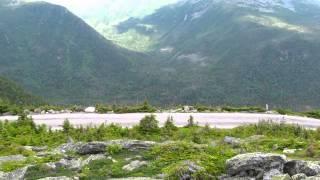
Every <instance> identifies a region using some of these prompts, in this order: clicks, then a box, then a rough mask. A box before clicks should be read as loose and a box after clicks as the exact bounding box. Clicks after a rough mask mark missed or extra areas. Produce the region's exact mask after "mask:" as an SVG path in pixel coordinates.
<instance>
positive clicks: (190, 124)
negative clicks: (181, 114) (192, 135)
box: [186, 115, 197, 128]
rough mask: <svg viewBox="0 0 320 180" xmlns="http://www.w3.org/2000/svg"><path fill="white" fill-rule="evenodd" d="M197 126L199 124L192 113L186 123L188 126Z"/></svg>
mask: <svg viewBox="0 0 320 180" xmlns="http://www.w3.org/2000/svg"><path fill="white" fill-rule="evenodd" d="M195 126H197V124H196V123H195V122H194V118H193V116H192V115H190V117H189V119H188V124H187V125H186V127H188V128H191V127H195Z"/></svg>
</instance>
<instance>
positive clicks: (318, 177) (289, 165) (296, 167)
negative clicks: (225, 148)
mask: <svg viewBox="0 0 320 180" xmlns="http://www.w3.org/2000/svg"><path fill="white" fill-rule="evenodd" d="M226 164H227V175H224V176H221V177H220V179H221V180H231V179H243V180H247V179H248V180H249V179H250V180H251V179H255V180H313V179H315V180H320V162H316V161H302V160H290V161H287V160H286V156H284V155H278V154H264V153H248V154H241V155H237V156H235V157H233V158H231V159H229V160H227V162H226Z"/></svg>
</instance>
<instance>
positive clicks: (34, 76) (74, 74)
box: [0, 3, 145, 104]
mask: <svg viewBox="0 0 320 180" xmlns="http://www.w3.org/2000/svg"><path fill="white" fill-rule="evenodd" d="M0 22H1V23H0V33H1V36H0V54H1V57H0V74H2V75H5V76H6V77H8V78H10V79H12V80H14V81H16V82H17V83H19V84H21V85H22V86H23V87H25V88H26V89H27V90H28V91H30V92H32V93H33V94H36V95H39V96H42V97H45V98H47V99H49V100H50V101H51V102H55V103H85V104H89V103H90V102H98V101H103V100H107V99H110V98H113V99H117V98H119V97H122V96H123V94H121V93H119V92H126V89H128V88H130V81H131V79H134V77H135V74H134V73H133V72H132V67H133V66H134V63H135V62H136V61H135V60H138V59H143V58H144V56H145V55H141V54H138V53H134V52H130V51H128V50H125V49H121V48H119V47H117V46H115V45H113V44H112V43H111V42H110V41H107V40H106V39H104V38H103V37H102V36H101V35H100V34H98V33H97V32H96V31H95V30H94V29H92V28H91V27H90V26H89V25H87V24H86V23H85V22H84V21H83V20H81V19H80V18H78V17H76V16H75V15H73V14H72V13H70V12H69V11H68V10H67V9H65V8H63V7H61V6H57V5H52V4H48V3H30V4H24V5H20V6H11V7H5V8H2V9H0Z"/></svg>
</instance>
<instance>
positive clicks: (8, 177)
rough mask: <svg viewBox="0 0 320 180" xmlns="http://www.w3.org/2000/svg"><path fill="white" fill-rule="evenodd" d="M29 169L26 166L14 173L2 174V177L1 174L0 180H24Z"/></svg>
mask: <svg viewBox="0 0 320 180" xmlns="http://www.w3.org/2000/svg"><path fill="white" fill-rule="evenodd" d="M29 167H30V166H26V167H24V168H21V169H17V170H15V171H13V172H9V173H2V175H1V174H0V180H24V179H25V175H26V173H27V171H28V168H29Z"/></svg>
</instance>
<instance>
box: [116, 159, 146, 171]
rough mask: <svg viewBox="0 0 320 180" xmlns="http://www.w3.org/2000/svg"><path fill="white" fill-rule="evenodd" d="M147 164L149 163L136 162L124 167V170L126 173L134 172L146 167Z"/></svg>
mask: <svg viewBox="0 0 320 180" xmlns="http://www.w3.org/2000/svg"><path fill="white" fill-rule="evenodd" d="M147 164H148V162H146V161H139V160H135V161H132V162H130V163H129V164H127V165H125V166H123V167H122V169H123V170H126V171H133V170H135V169H138V168H140V167H142V166H145V165H147Z"/></svg>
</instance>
